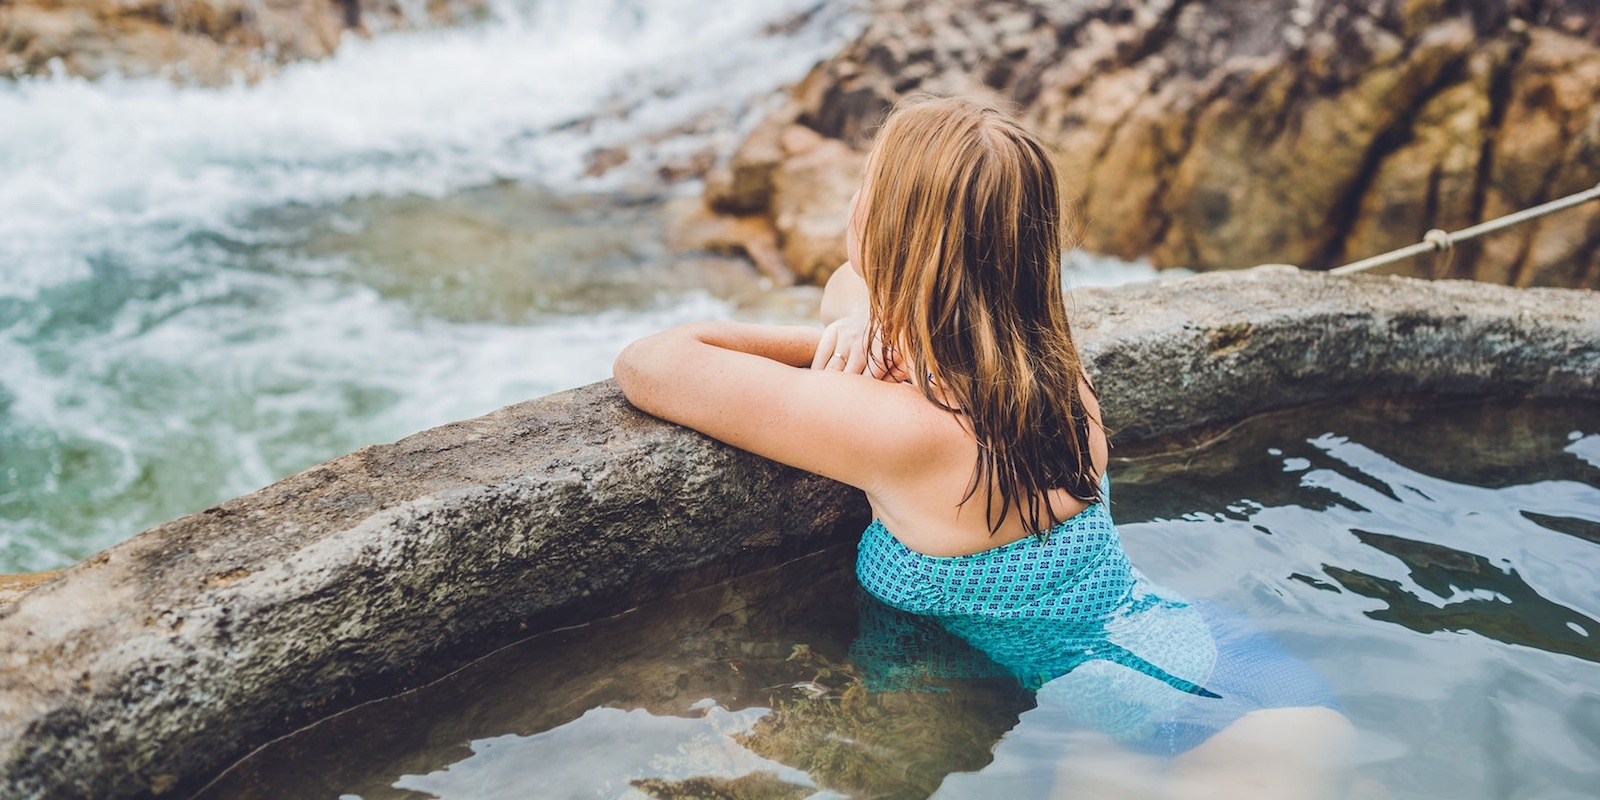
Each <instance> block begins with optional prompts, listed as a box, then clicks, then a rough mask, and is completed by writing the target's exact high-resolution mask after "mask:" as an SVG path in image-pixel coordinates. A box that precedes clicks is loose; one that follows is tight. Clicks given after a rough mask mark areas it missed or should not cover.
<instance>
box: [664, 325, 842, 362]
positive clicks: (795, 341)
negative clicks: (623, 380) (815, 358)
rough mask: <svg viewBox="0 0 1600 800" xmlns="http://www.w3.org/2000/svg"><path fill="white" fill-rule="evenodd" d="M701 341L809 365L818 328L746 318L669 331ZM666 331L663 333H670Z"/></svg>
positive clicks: (817, 335) (782, 360) (685, 326)
mask: <svg viewBox="0 0 1600 800" xmlns="http://www.w3.org/2000/svg"><path fill="white" fill-rule="evenodd" d="M679 330H681V334H680V335H683V336H686V337H688V338H691V339H693V340H694V341H697V342H699V343H701V344H705V345H710V346H712V347H720V348H722V349H724V350H733V351H735V352H739V353H749V354H750V355H753V356H761V357H762V358H769V359H772V360H773V361H776V362H778V363H780V364H787V365H789V366H791V367H809V366H811V357H812V355H813V354H815V353H816V350H817V340H818V339H819V338H821V336H822V331H821V330H819V329H817V328H812V327H809V326H805V325H757V324H754V323H748V322H697V323H693V324H691V325H684V326H680V328H675V329H673V331H679ZM673 331H667V333H669V334H670V333H673Z"/></svg>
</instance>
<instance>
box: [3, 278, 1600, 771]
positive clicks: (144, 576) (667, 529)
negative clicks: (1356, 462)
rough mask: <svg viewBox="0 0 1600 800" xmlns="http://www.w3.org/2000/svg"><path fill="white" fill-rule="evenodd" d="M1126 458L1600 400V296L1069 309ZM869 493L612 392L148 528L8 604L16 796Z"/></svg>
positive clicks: (846, 510) (792, 533) (431, 664)
mask: <svg viewBox="0 0 1600 800" xmlns="http://www.w3.org/2000/svg"><path fill="white" fill-rule="evenodd" d="M1073 303H1074V313H1075V316H1074V319H1075V320H1076V324H1077V331H1078V335H1079V341H1080V343H1081V347H1082V349H1083V351H1084V354H1085V356H1086V358H1087V360H1088V362H1089V363H1090V364H1091V365H1092V367H1093V370H1094V373H1095V378H1096V380H1097V382H1098V384H1099V386H1100V388H1101V392H1102V395H1103V397H1104V398H1105V406H1106V409H1107V414H1108V422H1109V424H1110V425H1111V426H1112V427H1113V428H1114V429H1116V430H1117V431H1118V434H1117V436H1118V441H1119V443H1130V444H1131V443H1136V442H1140V441H1148V440H1150V439H1151V438H1153V437H1159V436H1162V435H1166V434H1171V433H1175V432H1179V431H1184V430H1188V429H1192V428H1194V427H1196V426H1203V425H1209V424H1215V423H1220V422H1224V421H1227V420H1233V419H1238V418H1241V417H1244V416H1248V415H1250V414H1254V413H1258V412H1261V411H1266V410H1270V409H1275V408H1281V407H1285V406H1291V405H1297V404H1302V403H1307V402H1311V401H1316V400H1326V399H1330V398H1340V397H1349V396H1354V395H1358V394H1390V393H1421V394H1432V393H1440V394H1480V395H1507V394H1510V395H1540V396H1550V397H1562V398H1569V399H1600V293H1596V292H1589V291H1576V290H1556V289H1550V290H1515V289H1508V288H1504V287H1497V286H1490V285H1484V284H1475V283H1458V282H1439V283H1427V282H1421V281H1413V280H1408V279H1402V278H1380V277H1356V278H1340V277H1334V276H1329V275H1323V274H1308V273H1301V272H1298V271H1295V270H1293V269H1291V268H1277V267H1272V268H1258V269H1255V270H1248V271H1243V272H1230V273H1214V274H1210V275H1204V276H1199V277H1195V278H1189V279H1183V280H1173V281H1166V282H1162V283H1159V284H1154V285H1147V286H1130V287H1119V288H1116V289H1101V290H1082V291H1079V292H1077V293H1075V295H1074V299H1073ZM866 516H867V509H866V507H865V504H864V502H863V501H862V498H861V496H860V495H859V493H857V492H855V491H854V490H851V489H848V488H846V487H843V486H840V485H838V484H834V483H831V482H829V481H826V480H823V479H820V478H816V477H813V476H808V475H805V474H803V473H799V472H797V471H794V470H791V469H788V468H785V467H781V466H778V465H776V464H773V463H771V462H768V461H765V460H762V459H759V458H756V457H754V456H750V455H747V454H744V453H741V452H739V451H736V450H732V449H730V448H728V447H725V446H723V445H720V444H718V443H716V442H713V441H711V440H709V439H706V438H705V437H703V436H700V435H698V434H695V433H692V432H688V431H685V430H683V429H680V428H676V427H673V426H670V425H666V424H664V423H661V422H659V421H656V420H653V419H651V418H649V417H647V416H645V415H643V414H640V413H638V412H637V411H635V410H633V409H632V408H631V407H630V406H628V405H627V403H626V402H625V400H624V399H623V398H622V397H621V395H620V394H619V393H618V391H617V389H616V387H615V385H614V384H612V383H610V382H604V383H599V384H595V385H592V386H588V387H584V388H582V389H577V390H573V391H570V392H564V393H561V394H557V395H552V396H550V397H546V398H542V399H539V400H534V401H530V402H527V403H522V404H519V405H515V406H511V407H508V408H505V409H502V410H500V411H497V412H495V413H493V414H489V415H487V416H484V417H480V418H478V419H474V420H468V421H464V422H458V423H454V424H452V425H447V426H444V427H441V428H436V429H434V430H430V431H426V432H423V433H420V434H417V435H415V436H412V437H410V438H407V439H404V440H401V441H400V442H397V443H395V444H392V445H385V446H378V447H368V448H364V449H362V450H360V451H357V452H355V453H352V454H350V455H347V456H344V457H342V458H339V459H335V460H333V461H330V462H328V463H327V464H323V465H321V466H318V467H313V468H311V469H309V470H306V471H305V472H302V473H300V474H298V475H294V476H292V477H289V478H286V479H284V480H282V481H279V482H278V483H275V484H273V485H271V486H269V487H267V488H265V489H263V490H261V491H259V492H256V493H254V494H251V495H247V496H245V497H241V498H238V499H236V500H232V501H229V502H227V503H223V504H221V505H218V506H215V507H213V508H209V509H206V510H205V511H202V512H200V513H197V514H192V515H190V516H188V517H184V518H182V519H179V520H176V521H173V522H170V523H167V524H164V525H161V526H158V527H156V528H153V529H151V530H149V531H146V532H145V533H142V534H140V535H139V536H137V537H134V538H133V539H131V540H129V541H127V542H124V543H123V544H120V545H118V546H116V547H113V548H111V549H109V550H107V551H105V552H103V553H101V554H99V555H97V556H94V557H93V558H90V559H88V560H86V561H84V562H83V563H81V564H78V565H76V566H74V567H72V568H70V569H68V570H65V571H64V572H63V573H62V574H61V575H60V576H58V577H56V578H55V579H53V580H51V581H49V582H47V583H45V584H43V585H41V586H39V587H37V588H35V589H32V590H29V591H28V592H27V593H25V594H24V595H23V596H22V598H21V599H20V600H18V601H17V602H16V603H15V604H13V605H12V606H10V607H9V608H6V609H4V610H0V653H3V654H4V655H3V656H0V796H5V797H82V796H92V797H104V798H118V797H141V796H151V795H167V794H173V793H178V792H185V791H189V790H192V789H194V788H196V787H197V786H198V785H199V784H200V783H203V782H204V781H205V780H206V779H208V778H209V777H210V776H212V775H214V774H216V773H217V772H219V771H220V770H221V769H222V768H224V767H225V766H227V765H228V764H229V763H231V762H232V761H234V760H236V759H238V758H239V757H241V756H242V755H244V754H245V753H247V752H249V751H250V750H251V749H252V748H254V747H257V746H259V745H260V744H262V743H264V742H266V741H268V740H270V739H271V738H273V737H276V736H279V735H282V734H284V733H286V732H288V731H291V730H293V729H295V728H296V727H298V726H301V725H303V724H305V723H308V722H310V721H313V720H315V719H318V718H320V717H323V716H326V715H328V714H332V713H335V712H337V711H340V710H342V709H345V708H349V707H351V706H353V705H355V704H357V703H360V702H362V701H365V700H368V699H372V698H375V697H380V696H384V695H386V694H390V693H393V692H395V691H397V690H400V689H404V688H406V687H410V686H415V685H418V684H420V683H422V682H426V681H428V680H430V679H432V678H435V677H438V676H440V675H442V674H444V673H445V672H447V671H449V670H450V669H453V668H454V667H456V666H458V665H460V664H462V663H464V662H465V661H467V660H470V659H472V658H474V657H477V656H480V655H482V654H484V653H486V652H488V651H489V650H490V649H492V648H494V647H495V646H497V645H499V644H501V643H504V642H506V641H509V640H512V639H515V638H519V637H520V636H523V635H525V634H526V633H527V632H530V631H534V630H540V629H548V628H551V627H554V626H557V625H563V624H573V623H577V622H581V621H584V620H590V619H595V618H597V617H600V616H602V615H605V614H608V613H611V612H614V611H617V610H620V609H622V608H625V607H628V606H631V605H636V604H639V603H643V602H646V601H648V600H650V599H653V598H659V597H662V596H666V595H668V594H672V593H676V592H680V591H683V590H685V589H687V588H690V587H694V586H699V585H705V584H708V583H711V582H714V581H717V580H720V579H722V578H725V577H727V576H729V575H732V574H735V573H737V572H739V571H743V570H749V569H752V568H755V567H758V566H765V565H769V564H772V563H775V562H777V561H779V560H782V559H786V558H789V557H792V556H794V555H797V554H800V553H803V552H808V551H813V550H817V549H820V548H823V547H825V546H827V545H830V544H834V543H838V542H841V541H845V540H847V539H848V538H849V537H850V536H852V535H854V534H855V533H856V532H858V531H859V530H860V529H861V527H862V526H863V525H864V524H865V522H866Z"/></svg>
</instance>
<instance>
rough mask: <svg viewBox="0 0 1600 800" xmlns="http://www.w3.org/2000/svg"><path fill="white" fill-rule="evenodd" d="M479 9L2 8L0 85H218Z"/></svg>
mask: <svg viewBox="0 0 1600 800" xmlns="http://www.w3.org/2000/svg"><path fill="white" fill-rule="evenodd" d="M486 10H487V3H484V2H483V1H482V0H424V2H418V3H408V2H398V1H397V0H265V1H264V2H251V1H250V0H129V1H126V2H125V1H124V0H17V2H15V3H8V4H6V5H5V6H3V7H0V76H5V77H11V78H18V77H22V76H25V75H38V74H45V73H50V72H55V71H62V72H65V73H66V74H69V75H78V76H83V77H90V78H97V77H100V76H103V75H106V74H108V73H113V72H115V73H120V74H124V75H130V76H143V75H161V76H166V77H170V78H173V79H176V80H178V81H180V82H185V83H190V82H192V83H201V84H221V83H226V82H228V81H230V80H233V79H234V78H236V77H243V78H247V79H254V78H258V77H261V76H263V75H265V74H267V73H269V72H271V70H272V69H273V68H274V67H276V66H278V65H281V64H287V63H289V62H291V61H300V60H304V59H318V58H325V57H327V56H329V55H332V54H333V52H334V51H335V50H336V49H338V47H339V40H340V37H341V36H342V35H343V34H344V33H345V32H346V31H353V32H355V33H359V34H366V33H371V32H375V31H380V30H390V29H395V28H413V27H427V26H432V25H447V24H452V23H459V22H464V21H466V20H469V19H474V18H478V17H481V16H483V15H484V14H485V13H486Z"/></svg>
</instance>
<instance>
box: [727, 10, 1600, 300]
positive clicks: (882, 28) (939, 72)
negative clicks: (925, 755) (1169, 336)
mask: <svg viewBox="0 0 1600 800" xmlns="http://www.w3.org/2000/svg"><path fill="white" fill-rule="evenodd" d="M919 91H928V92H934V93H962V94H978V95H988V96H993V97H995V98H997V99H998V100H999V101H1001V102H1003V103H1006V104H1010V105H1013V106H1015V107H1016V108H1018V109H1019V110H1020V112H1021V115H1022V117H1023V118H1024V119H1025V120H1026V121H1027V122H1028V123H1029V124H1030V125H1031V126H1032V127H1034V128H1035V129H1036V130H1038V131H1040V132H1041V133H1042V134H1043V135H1044V136H1045V137H1046V138H1048V139H1049V140H1051V141H1052V142H1053V143H1054V144H1055V145H1056V147H1057V148H1058V151H1059V158H1060V163H1061V166H1062V168H1063V172H1064V175H1065V177H1066V180H1067V182H1068V184H1069V187H1070V189H1071V190H1072V191H1073V193H1075V194H1076V195H1077V197H1078V206H1079V210H1080V212H1081V216H1082V220H1083V222H1084V231H1085V234H1084V240H1083V244H1084V246H1085V247H1087V248H1088V249H1090V250H1093V251H1096V252H1100V253H1106V254H1110V255H1116V256H1119V257H1123V258H1138V257H1145V256H1148V257H1149V258H1150V259H1151V260H1152V261H1153V262H1154V263H1155V264H1156V265H1157V266H1158V267H1173V266H1183V267H1194V268H1201V269H1206V268H1218V267H1232V266H1237V265H1240V264H1252V263H1264V262H1277V263H1294V264H1300V265H1303V266H1307V267H1313V268H1326V267H1332V266H1337V265H1338V264H1341V263H1345V262H1347V261H1353V260H1355V259H1358V258H1362V257H1365V256H1368V255H1374V254H1376V253H1378V252H1382V251H1386V250H1389V249H1392V248H1396V247H1401V246H1404V245H1408V244H1412V243H1414V242H1417V241H1419V240H1421V238H1422V235H1423V234H1424V233H1425V232H1426V231H1427V230H1428V229H1430V228H1443V229H1446V230H1456V229H1459V228H1461V227H1464V226H1466V225H1469V224H1472V223H1474V222H1477V221H1481V220H1484V219H1487V218H1491V217H1495V216H1499V215H1501V214H1505V213H1509V212H1511V211H1515V210H1518V209H1521V208H1526V207H1529V206H1532V205H1535V204H1538V203H1540V202H1544V201H1547V200H1551V199H1554V198H1556V197H1560V196H1563V195H1565V194H1569V193H1571V192H1574V191H1579V190H1582V189H1586V188H1588V187H1591V186H1594V185H1596V183H1600V9H1596V7H1595V6H1594V5H1593V4H1589V3H1580V2H1561V3H1550V4H1541V5H1537V6H1528V5H1525V4H1518V3H1510V2H1499V1H1497V2H1491V3H1474V4H1467V5H1466V6H1463V5H1462V4H1457V3H1447V2H1442V0H1427V1H1425V2H1413V3H1405V4H1395V3H1392V2H1387V1H1386V0H1319V1H1318V2H1310V3H1296V2H1286V1H1280V2H1269V3H1260V2H1241V1H1237V0H1230V1H1229V2H1209V3H1201V2H1194V1H1193V0H1091V1H1090V2H1081V3H1047V2H1036V1H1034V0H987V1H986V2H981V3H965V2H954V0H881V2H879V3H877V4H876V5H875V6H874V10H873V11H872V12H871V20H870V24H868V25H867V27H866V28H865V30H864V31H863V33H862V34H861V35H860V36H859V37H858V38H857V39H856V40H855V41H854V42H853V43H852V44H850V45H849V46H848V47H846V48H845V50H844V51H843V52H841V53H840V54H839V55H837V56H835V57H834V58H833V59H831V60H829V61H827V62H824V63H823V64H821V65H819V66H818V67H817V68H816V69H815V70H814V71H813V72H812V73H811V74H810V75H809V76H808V77H807V78H806V79H805V80H804V81H802V82H801V83H800V84H799V85H798V86H796V87H795V88H794V89H793V90H792V91H791V93H790V100H789V102H788V104H787V105H786V106H785V107H784V108H782V109H780V110H779V111H777V112H775V113H774V115H773V117H772V119H771V120H769V122H768V124H765V125H763V126H761V127H759V128H757V129H756V131H755V132H754V133H753V134H752V135H751V137H750V140H749V142H747V143H746V145H745V147H744V148H742V149H740V150H739V151H738V153H736V154H735V155H734V156H733V158H732V160H731V162H730V164H729V165H728V166H727V167H726V168H725V170H724V172H723V174H724V176H725V178H724V180H722V181H720V182H719V181H711V182H709V183H708V188H707V198H708V200H709V202H710V203H711V205H713V206H714V207H717V208H719V209H724V210H729V211H738V212H739V213H752V212H763V213H765V214H767V215H768V217H769V218H770V219H771V220H772V222H773V225H774V227H775V228H776V231H777V233H778V236H779V240H780V243H781V244H782V246H783V248H784V254H785V257H787V258H791V259H800V260H802V263H798V264H794V265H793V266H794V267H795V269H796V271H797V272H799V273H800V274H802V275H814V274H816V273H815V272H814V271H813V270H812V269H811V268H810V265H809V264H808V263H805V261H804V260H805V259H809V258H811V257H812V255H811V254H813V253H819V252H825V251H828V250H829V248H828V247H824V246H822V245H821V244H819V243H818V242H817V241H816V240H817V238H818V233H817V232H816V231H817V230H818V229H816V228H814V227H813V226H812V225H811V224H810V220H812V219H819V218H838V217H841V216H843V215H844V214H845V213H846V210H845V203H846V202H847V199H848V197H849V193H847V192H846V193H843V199H841V198H840V197H839V196H838V195H839V194H841V192H838V191H835V190H834V189H833V187H832V182H833V181H838V182H841V183H849V182H853V181H855V180H858V179H859V178H858V176H857V175H856V173H858V172H859V169H860V163H859V159H852V158H847V157H836V158H834V159H832V162H831V163H832V166H831V172H832V173H833V175H834V177H833V178H831V179H830V178H823V177H820V176H813V177H810V178H809V179H808V180H807V181H805V182H788V183H785V182H783V181H780V180H777V179H776V176H778V175H781V174H783V172H784V170H785V169H803V170H806V171H807V172H808V173H814V172H815V171H816V170H817V169H818V165H816V164H813V163H812V161H813V159H812V158H811V157H810V156H808V155H807V154H805V153H800V154H785V153H783V152H782V149H781V148H779V147H776V146H775V144H774V143H775V142H776V136H777V134H778V132H780V131H782V130H783V128H785V127H786V126H789V125H791V124H794V123H798V124H800V125H803V126H805V127H807V128H809V129H810V130H812V131H814V132H816V133H818V134H821V135H822V136H825V137H827V138H828V139H829V140H832V141H837V142H840V143H842V144H844V145H847V146H848V147H849V148H850V149H852V150H854V151H856V152H859V151H860V150H861V149H862V148H864V147H865V146H866V144H867V141H868V139H869V138H870V134H871V131H872V128H873V126H874V125H875V124H876V123H877V122H878V121H879V120H880V119H881V117H882V115H883V114H884V113H885V112H886V111H887V110H888V109H889V107H890V106H891V105H892V104H893V103H894V102H896V101H897V100H899V99H900V98H902V97H905V96H907V95H908V94H911V93H913V92H919ZM791 164H794V165H796V166H795V167H790V166H789V165H791ZM794 208H805V209H807V213H806V214H805V215H797V214H794V213H792V212H788V211H787V210H788V209H794ZM841 236H842V234H840V233H839V232H838V231H837V230H835V231H834V232H832V233H831V237H832V239H833V240H837V239H839V237H841ZM791 242H795V243H796V244H793V245H791ZM802 243H803V244H802ZM831 250H832V252H833V253H834V254H836V253H837V252H840V250H841V246H839V245H837V244H836V243H835V244H834V245H833V246H832V248H831ZM791 251H793V252H791ZM1401 269H1408V270H1410V274H1417V275H1423V274H1433V275H1435V276H1443V277H1472V278H1478V279H1482V280H1488V281H1493V282H1496V283H1509V284H1512V285H1517V286H1528V285H1555V286H1588V287H1597V286H1600V204H1590V205H1589V206H1586V207H1584V208H1580V209H1576V210H1572V211H1568V212H1564V213H1563V214H1561V215H1557V216H1553V217H1549V218H1547V219H1545V220H1542V221H1539V222H1536V223H1532V224H1529V225H1525V226H1523V227H1521V228H1519V229H1517V230H1516V231H1515V232H1512V233H1506V234H1500V235H1498V236H1497V237H1496V238H1491V239H1488V240H1483V242H1482V244H1478V243H1472V244H1469V245H1466V246H1463V247H1460V248H1458V249H1457V250H1456V251H1455V252H1454V253H1451V254H1449V255H1446V256H1441V257H1436V258H1430V259H1427V260H1421V261H1417V262H1415V263H1413V264H1410V265H1406V266H1404V267H1401Z"/></svg>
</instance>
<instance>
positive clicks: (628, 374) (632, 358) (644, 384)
mask: <svg viewBox="0 0 1600 800" xmlns="http://www.w3.org/2000/svg"><path fill="white" fill-rule="evenodd" d="M648 342H649V339H648V338H646V339H639V340H638V341H635V342H633V343H632V344H629V345H628V346H627V347H624V348H622V352H621V353H618V354H617V360H616V361H613V362H612V363H611V377H612V378H613V379H614V380H616V382H617V386H618V387H620V388H621V389H622V394H623V396H624V397H626V398H628V402H630V403H633V404H634V405H635V406H639V405H641V402H640V401H641V400H644V399H645V397H646V395H647V394H648V391H649V385H650V380H651V376H650V369H649V365H650V357H649V349H650V348H649V344H648Z"/></svg>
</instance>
